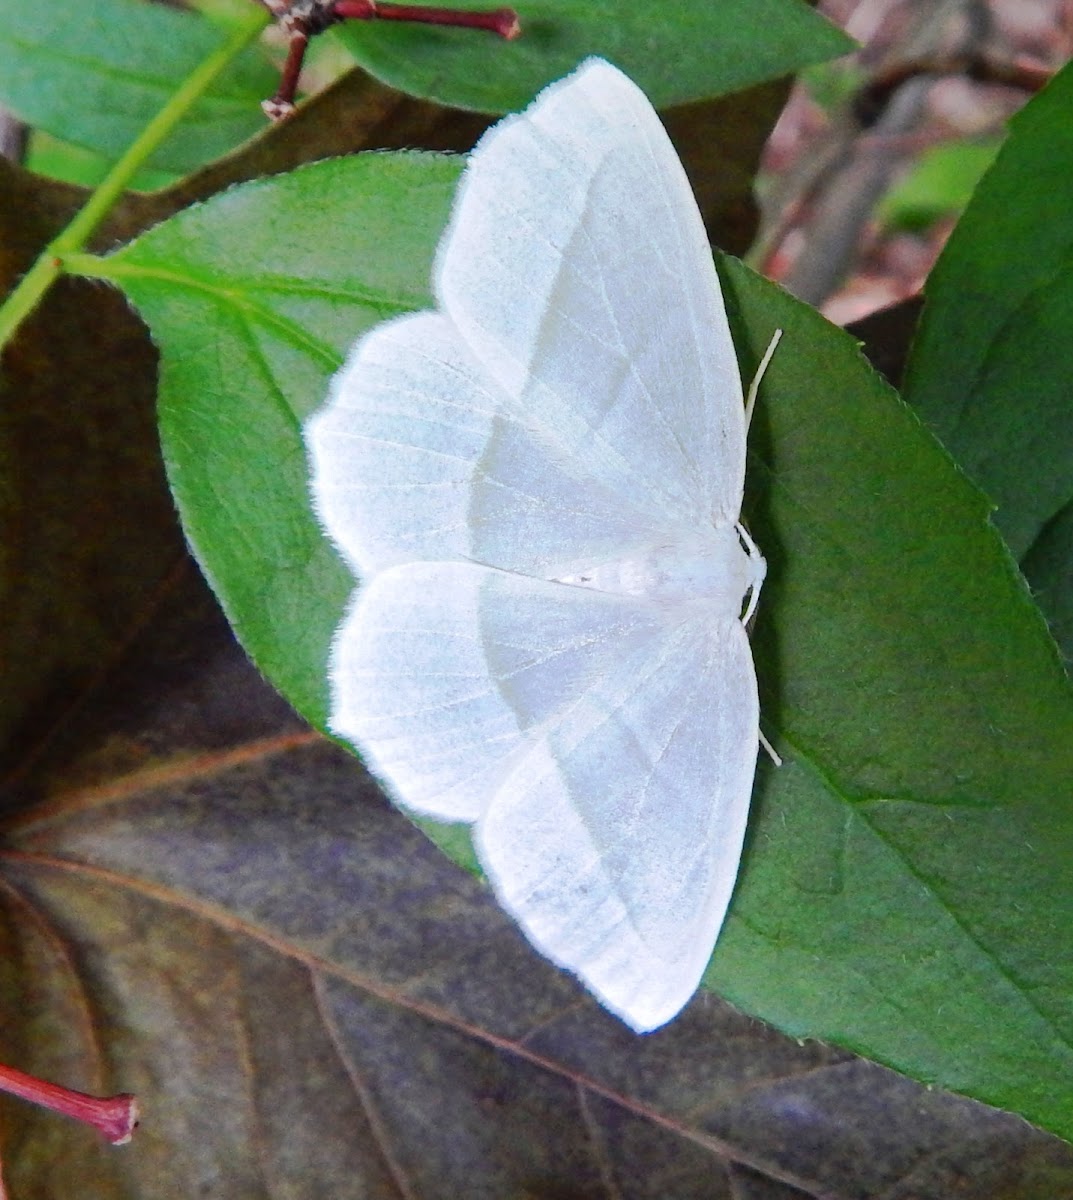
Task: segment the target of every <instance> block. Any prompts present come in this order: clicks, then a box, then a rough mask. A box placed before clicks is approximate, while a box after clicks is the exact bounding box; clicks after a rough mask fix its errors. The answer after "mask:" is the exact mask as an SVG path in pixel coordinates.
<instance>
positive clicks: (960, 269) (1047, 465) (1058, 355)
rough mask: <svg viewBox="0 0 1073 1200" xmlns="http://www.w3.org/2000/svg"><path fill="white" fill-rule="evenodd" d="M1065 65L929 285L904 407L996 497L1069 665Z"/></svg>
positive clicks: (1068, 86)
mask: <svg viewBox="0 0 1073 1200" xmlns="http://www.w3.org/2000/svg"><path fill="white" fill-rule="evenodd" d="M1071 106H1073V68H1069V67H1067V68H1066V69H1065V70H1064V71H1062V72H1061V73H1060V74H1059V75H1057V76H1056V77H1055V78H1054V79H1053V80H1052V81H1051V83H1050V84H1049V85H1048V86H1047V87H1046V88H1045V89H1044V90H1043V91H1042V92H1041V93H1040V94H1039V95H1038V96H1036V97H1035V98H1034V99H1033V100H1032V101H1031V103H1030V104H1028V105H1027V106H1026V107H1025V108H1024V109H1023V110H1022V111H1021V112H1020V113H1019V114H1018V115H1017V116H1016V117H1014V118H1013V121H1012V122H1011V130H1010V136H1009V138H1008V139H1007V141H1006V144H1005V146H1004V147H1003V149H1002V151H1001V153H1000V154H999V157H998V160H997V161H996V163H995V165H994V166H993V167H992V169H991V170H990V171H989V172H988V173H987V175H986V176H985V178H984V180H983V182H982V183H981V184H980V186H979V188H978V189H977V191H976V194H975V196H974V197H973V200H972V203H971V204H970V205H969V207H968V209H967V210H966V212H965V214H964V216H963V217H962V219H961V221H960V222H959V224H958V227H957V229H956V230H955V231H954V234H953V236H952V237H951V239H950V241H949V243H948V244H947V247H946V249H945V251H944V253H943V255H942V258H941V259H940V261H939V263H938V265H937V266H936V268H935V270H934V271H933V273H932V276H931V278H930V279H929V281H928V285H927V289H926V295H927V304H926V306H925V309H924V316H923V319H922V321H921V326H920V333H919V336H918V338H917V341H916V344H915V346H914V349H913V354H912V358H911V360H910V364H909V369H908V373H907V384H906V396H907V399H908V400H909V401H910V402H911V403H912V404H913V405H914V407H915V408H916V409H917V411H918V412H919V413H920V415H921V416H922V417H923V418H924V420H925V421H926V422H927V423H928V424H929V425H930V426H931V427H932V428H933V429H934V430H935V431H936V433H938V435H939V437H940V438H942V440H943V442H944V443H945V445H946V446H947V448H948V449H949V450H950V452H951V453H952V454H953V455H954V457H955V458H956V459H957V461H958V463H959V465H960V466H962V467H963V468H964V469H965V470H966V471H967V472H968V474H969V475H970V476H971V477H972V478H973V479H974V480H975V481H976V482H977V483H978V484H979V485H980V487H982V488H983V489H984V491H985V492H987V494H988V495H989V496H990V497H991V498H992V500H994V502H995V505H996V511H995V515H994V520H995V523H996V524H997V526H998V527H999V529H1000V530H1001V531H1002V533H1003V536H1004V537H1005V538H1006V540H1007V542H1008V543H1009V545H1010V548H1011V549H1012V551H1013V553H1014V554H1015V555H1016V556H1017V558H1018V559H1020V560H1021V561H1022V565H1023V566H1024V568H1025V570H1026V571H1027V572H1028V573H1029V579H1030V582H1031V583H1032V584H1033V586H1034V587H1035V588H1037V589H1038V590H1039V592H1040V597H1041V602H1042V603H1043V604H1044V606H1045V611H1046V612H1047V613H1048V615H1049V616H1050V617H1051V618H1052V620H1053V621H1054V622H1055V631H1056V633H1058V634H1059V635H1060V636H1061V637H1063V646H1064V649H1065V651H1066V653H1067V655H1071V654H1073V589H1070V587H1069V586H1067V583H1066V581H1067V579H1068V577H1069V574H1070V571H1071V569H1073V567H1071V564H1073V539H1071V537H1070V526H1071V514H1073V391H1071V389H1070V382H1069V381H1070V379H1071V378H1073V338H1071V337H1070V331H1071V329H1073V196H1071V194H1070V189H1069V178H1070V174H1071V173H1073V130H1071V128H1070V122H1069V112H1070V108H1071Z"/></svg>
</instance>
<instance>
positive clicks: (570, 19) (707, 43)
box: [337, 0, 854, 113]
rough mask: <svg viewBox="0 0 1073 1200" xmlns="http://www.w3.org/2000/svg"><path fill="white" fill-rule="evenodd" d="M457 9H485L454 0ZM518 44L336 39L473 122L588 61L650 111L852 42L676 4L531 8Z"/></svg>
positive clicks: (482, 1)
mask: <svg viewBox="0 0 1073 1200" xmlns="http://www.w3.org/2000/svg"><path fill="white" fill-rule="evenodd" d="M452 7H457V8H488V7H489V4H488V0H463V3H460V4H457V5H454V4H453V5H452ZM514 7H515V8H516V9H517V12H518V16H519V19H520V22H521V29H522V32H521V36H520V37H518V38H517V39H516V40H515V41H512V42H502V41H500V40H498V39H495V38H494V37H493V35H489V34H487V33H480V32H475V31H473V30H468V29H449V28H443V27H440V26H433V25H417V24H412V23H405V24H404V23H402V22H395V21H348V22H347V23H346V24H345V25H344V26H342V27H341V28H340V31H339V33H338V34H337V36H339V37H340V38H342V39H343V41H345V43H346V45H347V47H348V48H349V49H350V51H351V53H352V54H353V55H354V57H355V58H356V59H357V61H358V62H359V63H360V64H361V66H363V67H364V68H365V69H366V70H367V71H369V72H371V73H372V74H373V75H375V76H377V77H378V78H379V79H382V80H384V82H386V83H390V84H391V85H392V86H393V87H397V88H399V89H401V90H402V91H405V92H410V93H411V94H413V95H415V96H420V97H422V98H424V99H431V100H438V101H440V102H441V103H443V104H451V105H455V106H457V107H460V108H473V109H477V110H478V111H481V112H494V113H500V112H509V111H513V110H515V109H520V108H523V107H524V106H525V105H526V104H528V103H529V101H530V100H532V98H533V95H534V93H536V92H537V91H538V90H539V89H540V88H542V87H543V86H544V85H545V84H547V83H550V82H551V81H552V80H553V79H558V78H560V77H561V76H563V75H566V74H568V73H569V72H570V71H571V70H572V69H573V68H574V67H575V66H576V65H577V64H578V62H580V61H581V59H583V58H585V57H587V56H588V55H590V54H597V55H600V56H601V57H603V58H607V59H609V60H610V61H611V62H613V63H614V64H615V65H616V66H618V67H621V68H622V70H624V71H625V72H626V73H627V74H628V75H629V76H630V77H631V78H633V79H635V80H636V81H637V82H638V83H639V84H640V86H641V87H642V88H643V89H644V91H645V93H646V94H647V95H648V96H649V98H650V99H651V100H652V103H653V104H655V105H656V107H657V108H662V107H666V106H669V105H673V104H685V103H687V102H689V101H693V100H702V99H707V98H708V97H711V96H719V95H723V94H725V93H727V92H733V91H738V90H740V89H741V88H745V87H749V86H751V85H752V84H756V83H762V82H764V81H765V80H769V79H777V78H779V77H781V76H783V75H790V74H792V73H793V72H794V71H797V70H798V69H799V68H801V67H804V66H807V65H809V64H811V63H816V62H821V61H824V60H825V59H829V58H835V57H836V56H838V55H840V54H848V53H849V52H850V51H851V50H853V49H854V43H853V42H852V41H851V40H850V39H849V38H848V37H847V36H846V35H845V34H844V33H842V31H841V30H839V29H837V28H836V27H835V26H834V25H832V24H831V23H830V22H829V21H827V20H826V19H824V18H823V17H821V16H819V15H818V14H817V13H815V12H813V11H812V9H810V8H809V7H807V5H805V4H803V3H801V2H800V0H720V2H719V3H718V4H712V3H711V2H710V0H678V3H675V4H673V5H661V6H655V7H654V6H652V5H646V4H620V5H615V6H612V7H611V8H608V7H607V6H606V5H599V4H593V3H592V2H591V0H532V3H524V2H523V3H521V4H516V5H515V6H514Z"/></svg>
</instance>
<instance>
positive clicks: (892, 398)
mask: <svg viewBox="0 0 1073 1200" xmlns="http://www.w3.org/2000/svg"><path fill="white" fill-rule="evenodd" d="M727 281H728V284H729V289H728V290H729V292H730V294H731V296H732V297H733V298H734V301H735V307H737V308H738V310H739V319H740V320H741V321H743V322H744V325H745V327H746V328H747V329H748V330H749V334H750V338H749V340H750V344H751V347H752V350H753V355H754V357H755V355H756V352H757V350H758V349H759V348H760V347H762V345H763V342H764V339H765V338H766V337H767V329H768V328H769V327H770V324H771V323H773V322H775V323H777V324H778V325H779V326H781V327H783V328H785V329H786V335H785V338H784V347H783V348H780V351H779V353H778V354H777V355H776V357H775V360H774V362H773V364H772V367H771V375H770V379H769V381H768V383H767V385H766V387H765V393H766V396H767V398H766V399H764V400H762V402H761V407H760V408H759V409H758V413H759V417H758V420H759V421H760V431H759V437H758V443H759V444H758V446H757V447H756V448H757V449H758V451H759V454H760V456H761V457H762V459H763V463H762V465H761V464H755V465H754V466H753V470H752V486H753V488H754V489H755V490H757V491H759V492H760V496H759V497H758V498H757V499H756V500H755V501H754V502H753V506H752V509H751V512H752V523H753V526H754V532H755V535H756V538H757V541H758V542H759V544H760V545H761V546H762V547H763V548H764V550H765V552H766V553H767V555H768V559H769V563H770V567H771V569H770V572H769V580H768V583H767V584H766V585H765V590H764V596H763V599H762V604H761V608H762V612H761V617H760V619H759V620H758V622H757V627H756V633H755V638H756V645H757V656H758V663H759V666H760V672H761V677H762V680H763V685H764V686H762V693H761V702H762V712H766V713H767V714H768V719H771V718H774V719H775V720H777V722H778V725H779V727H780V728H781V730H782V731H783V734H784V736H785V738H786V741H787V743H788V748H787V755H786V757H787V759H788V762H787V765H786V766H785V767H784V768H782V769H781V770H778V771H774V770H772V769H771V768H766V769H762V774H763V775H766V777H767V779H766V786H763V790H762V791H761V793H760V796H759V804H758V806H757V811H756V812H755V813H754V819H753V824H752V831H751V840H750V844H749V848H748V852H747V858H746V862H745V870H744V873H743V878H742V884H741V887H740V888H739V891H738V893H737V896H736V899H735V903H734V907H733V909H732V913H731V918H730V921H729V923H728V926H727V928H726V929H725V931H724V933H723V936H722V938H721V940H720V943H719V945H718V946H717V948H716V954H715V958H714V960H713V965H712V967H711V968H710V976H709V978H710V979H711V981H712V982H713V983H715V984H717V985H718V990H719V991H720V992H721V993H722V994H723V995H725V996H727V997H728V998H729V999H731V1000H732V1001H733V1002H734V1003H737V1004H741V1005H742V1006H743V1007H744V1008H746V1009H747V1010H748V1011H752V1012H756V1013H758V1014H759V1015H762V1016H764V1017H765V1018H766V1019H768V1020H771V1021H772V1022H773V1023H774V1024H776V1025H777V1026H778V1027H779V1028H781V1029H783V1030H786V1031H788V1032H792V1033H796V1034H798V1035H799V1036H809V1037H820V1038H825V1039H831V1040H833V1041H836V1042H838V1043H839V1044H841V1045H846V1046H850V1047H852V1048H854V1049H856V1050H858V1051H860V1052H861V1053H864V1054H867V1055H868V1056H869V1057H871V1058H875V1059H878V1060H879V1061H881V1062H884V1063H887V1064H889V1065H891V1066H895V1067H897V1068H898V1069H899V1070H902V1071H905V1072H907V1073H909V1074H911V1075H913V1076H914V1077H915V1078H917V1079H920V1080H922V1081H924V1082H928V1083H938V1084H940V1085H942V1086H944V1087H947V1088H950V1089H952V1090H955V1091H959V1092H964V1093H967V1094H969V1095H972V1096H975V1097H977V1098H978V1099H983V1100H986V1101H987V1102H989V1103H992V1104H996V1105H1000V1106H1002V1107H1006V1108H1011V1109H1014V1110H1015V1111H1017V1112H1020V1113H1022V1114H1023V1115H1025V1116H1027V1117H1029V1119H1031V1120H1034V1121H1036V1122H1038V1123H1040V1124H1042V1125H1044V1126H1046V1127H1048V1128H1050V1129H1053V1130H1055V1131H1057V1132H1059V1133H1061V1134H1062V1135H1063V1136H1065V1137H1070V1136H1071V1135H1073V1094H1071V1092H1070V1089H1069V1087H1068V1085H1067V1084H1063V1083H1062V1078H1063V1077H1066V1078H1068V1075H1069V1072H1070V1070H1071V1069H1073V1045H1071V1042H1073V876H1071V873H1070V868H1069V864H1070V862H1073V805H1071V803H1070V779H1071V778H1073V691H1071V688H1070V684H1069V681H1068V679H1067V678H1066V676H1065V674H1064V673H1063V671H1062V668H1061V664H1060V663H1059V661H1058V659H1057V656H1056V654H1055V649H1054V645H1053V643H1052V641H1051V639H1050V637H1049V636H1048V632H1047V629H1046V626H1045V624H1044V622H1043V621H1042V620H1041V618H1040V614H1039V612H1038V610H1037V609H1036V608H1035V606H1034V605H1033V603H1032V600H1031V597H1030V595H1029V594H1028V591H1027V589H1026V588H1025V586H1024V583H1023V580H1022V579H1021V578H1020V576H1019V574H1018V572H1017V571H1016V569H1015V566H1014V564H1013V562H1012V560H1011V559H1010V557H1009V554H1008V552H1007V550H1006V548H1005V546H1004V545H1003V543H1002V541H1001V539H1000V538H999V536H998V534H997V532H996V531H995V529H994V528H993V526H991V524H990V523H989V520H988V514H989V506H988V503H987V501H986V499H985V498H984V497H983V496H982V495H981V494H980V493H979V492H978V491H976V490H975V488H973V487H972V486H971V485H970V484H969V483H968V482H967V481H966V479H965V478H964V476H963V475H962V474H961V473H960V472H959V471H958V470H957V469H956V468H955V466H954V464H953V463H952V462H951V461H950V459H949V458H948V457H947V456H946V455H945V454H944V453H943V451H942V450H941V449H940V448H939V447H938V446H937V445H936V444H935V443H934V442H933V440H932V439H931V438H930V437H929V436H927V435H926V434H925V432H924V431H923V430H922V429H921V428H920V426H919V424H918V422H917V420H916V418H915V417H914V416H913V414H912V413H911V412H910V411H909V410H908V409H907V408H906V407H905V406H904V405H903V404H902V403H901V402H900V401H899V400H898V399H897V397H896V395H895V394H894V393H893V392H892V391H891V389H890V388H888V387H887V386H886V385H885V384H884V383H883V382H882V381H881V380H880V378H879V377H878V376H877V375H875V374H874V373H872V372H871V370H870V369H869V368H867V367H866V366H865V365H864V364H863V362H861V361H860V359H859V357H858V355H857V353H856V349H855V347H854V345H853V343H852V341H851V340H850V339H849V337H847V336H846V335H845V334H843V333H841V332H838V331H836V330H835V329H833V328H832V327H830V326H828V325H827V324H826V322H824V321H823V320H822V318H820V317H819V316H818V315H817V314H815V313H813V312H812V311H811V310H809V309H807V308H805V307H804V306H802V305H800V304H798V303H796V302H795V301H793V300H792V299H791V298H789V297H787V296H783V295H780V294H778V293H777V292H776V291H775V290H774V289H773V288H771V287H770V286H768V285H765V284H763V283H762V282H761V281H759V280H758V279H756V278H755V277H753V276H751V275H749V274H747V273H746V272H745V271H744V269H743V268H741V267H740V266H736V265H734V264H728V271H727ZM765 421H766V422H767V424H768V428H767V429H765ZM780 745H781V743H780Z"/></svg>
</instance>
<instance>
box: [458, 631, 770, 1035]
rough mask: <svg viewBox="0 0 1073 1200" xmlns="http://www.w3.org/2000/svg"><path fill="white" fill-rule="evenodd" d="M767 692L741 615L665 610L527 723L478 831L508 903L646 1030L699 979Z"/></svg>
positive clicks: (729, 887) (732, 860) (730, 867)
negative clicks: (523, 742) (722, 617)
mask: <svg viewBox="0 0 1073 1200" xmlns="http://www.w3.org/2000/svg"><path fill="white" fill-rule="evenodd" d="M757 721H758V702H757V692H756V679H755V675H754V672H753V663H752V656H751V653H750V650H749V645H748V639H747V637H746V634H745V631H744V629H743V628H742V626H741V624H740V622H738V621H736V620H729V621H722V622H712V621H710V620H708V619H707V616H706V614H703V613H701V614H697V615H695V616H692V617H690V618H689V619H685V620H683V621H682V622H681V623H680V624H675V623H671V622H665V623H663V624H662V625H660V626H659V627H653V628H652V629H651V630H650V631H649V635H648V636H647V637H646V638H645V639H642V640H641V641H640V642H637V643H635V644H634V645H632V646H630V647H628V648H626V649H625V652H624V653H622V654H621V655H620V656H619V657H618V658H617V659H616V660H615V662H614V665H613V666H612V667H611V669H610V670H609V671H608V672H607V673H606V674H605V675H603V676H602V677H600V678H599V679H593V680H592V681H590V683H589V685H588V686H587V688H585V689H584V690H582V691H581V692H580V693H579V694H578V696H577V697H576V701H575V703H574V704H572V705H571V706H569V707H568V708H565V709H561V710H560V711H559V713H558V715H557V718H556V719H555V720H552V721H548V722H545V723H543V725H542V726H541V727H540V729H539V730H536V729H534V733H535V734H536V736H535V738H534V739H532V741H531V748H530V750H529V752H528V753H527V754H526V755H525V756H524V757H523V758H521V759H520V760H519V761H518V762H517V763H516V764H515V765H514V766H513V769H512V771H511V773H510V775H509V776H508V777H507V778H506V779H504V780H503V782H502V784H501V786H500V787H499V788H498V790H497V792H496V794H495V796H494V798H493V799H492V801H491V803H490V804H489V805H488V807H487V809H486V811H485V812H484V814H483V816H482V817H481V818H480V820H479V821H478V824H477V828H476V845H477V849H478V854H479V857H480V860H481V863H482V865H483V866H484V869H485V871H486V873H487V874H488V876H489V878H490V879H491V881H492V884H493V886H494V887H495V890H496V892H497V894H498V896H499V899H500V901H501V903H502V904H503V906H504V907H505V908H506V909H507V910H508V911H509V912H510V913H511V914H512V915H513V916H514V917H515V919H516V920H517V921H518V922H519V924H520V925H521V926H522V928H523V929H524V931H525V933H526V935H527V936H528V937H529V938H530V940H531V941H532V942H533V943H534V944H535V945H536V946H537V947H538V949H540V950H541V951H542V952H543V953H544V954H545V955H547V957H548V958H550V959H552V961H554V962H556V963H558V964H559V965H560V966H563V967H566V968H567V969H568V970H571V971H573V972H575V973H576V974H577V975H578V976H579V977H580V978H581V980H582V981H583V982H584V984H585V985H586V987H588V988H589V989H590V990H591V991H593V992H594V993H595V994H596V995H597V996H598V997H599V999H600V1000H601V1002H602V1003H603V1004H604V1005H605V1006H606V1007H607V1008H609V1009H610V1010H611V1011H612V1012H614V1013H616V1014H617V1015H618V1016H619V1017H621V1018H622V1020H624V1021H625V1022H626V1023H627V1024H629V1025H630V1026H632V1027H633V1028H634V1029H636V1030H638V1031H642V1032H643V1031H647V1030H650V1029H654V1028H656V1027H657V1026H659V1025H662V1024H663V1023H664V1022H666V1021H668V1020H670V1019H671V1018H672V1017H673V1016H674V1015H675V1014H676V1013H677V1012H678V1011H679V1010H680V1009H681V1008H682V1006H683V1005H684V1004H685V1003H686V1001H687V1000H688V999H689V998H690V996H692V994H693V992H694V991H695V990H696V987H697V985H698V983H699V982H700V979H701V976H702V975H703V973H704V970H705V967H706V966H707V964H708V960H709V958H710V957H711V953H712V949H713V947H714V945H715V941H716V938H717V936H718V934H719V930H720V928H721V926H722V924H723V919H724V917H725V915H726V910H727V907H728V905H729V903H730V897H731V893H732V891H733V887H734V881H735V877H736V875H737V870H738V863H739V859H740V856H741V848H742V842H743V838H744V835H745V828H746V822H747V817H748V811H749V800H750V796H751V793H752V785H753V775H754V770H755V765H756V753H757V737H758V735H757V729H758V725H757Z"/></svg>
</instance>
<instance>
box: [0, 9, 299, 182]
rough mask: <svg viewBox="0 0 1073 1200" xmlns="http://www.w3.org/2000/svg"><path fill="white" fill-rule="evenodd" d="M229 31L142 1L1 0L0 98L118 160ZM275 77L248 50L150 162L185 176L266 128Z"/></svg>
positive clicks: (31, 121) (20, 113)
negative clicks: (265, 102)
mask: <svg viewBox="0 0 1073 1200" xmlns="http://www.w3.org/2000/svg"><path fill="white" fill-rule="evenodd" d="M223 36H224V35H223V34H222V32H221V30H220V28H219V27H218V26H214V25H213V24H211V23H210V22H208V21H206V20H204V19H203V18H201V17H197V16H195V15H193V14H191V13H186V12H181V11H179V10H176V9H171V8H165V7H163V6H162V5H159V4H148V3H143V2H141V0H93V3H92V4H84V3H81V2H80V0H49V2H48V3H47V4H41V3H38V2H36V0H0V104H3V105H4V107H5V108H8V109H10V111H11V112H12V113H14V114H15V115H16V116H17V117H19V118H20V120H22V121H25V122H26V123H27V124H28V125H32V126H34V127H36V128H40V129H43V130H45V131H46V132H48V133H50V134H52V135H53V136H55V137H57V138H61V139H63V140H64V141H68V142H72V143H74V144H75V145H77V146H81V147H82V148H83V149H86V150H92V151H94V152H96V153H97V154H100V155H103V156H104V157H105V158H106V159H108V160H115V159H116V158H118V157H119V155H120V154H122V153H123V151H124V150H126V148H127V147H128V146H129V145H130V143H131V142H132V141H133V140H134V138H135V137H136V136H137V134H138V133H140V132H141V130H142V129H143V128H144V127H145V125H146V124H147V123H148V122H149V120H150V119H151V118H152V117H153V116H154V115H155V114H156V113H157V112H158V111H159V110H160V109H161V108H162V107H163V106H164V104H165V102H166V101H167V99H168V98H169V97H170V96H171V94H172V93H173V92H174V91H175V89H176V88H177V86H178V85H179V84H180V83H181V82H182V80H183V79H184V78H185V77H186V76H187V75H188V74H189V73H190V72H191V71H192V70H193V69H194V68H195V67H196V66H198V64H199V63H200V62H201V60H202V59H203V58H205V56H206V55H207V54H209V53H210V52H211V51H212V50H214V49H216V48H217V47H218V46H219V44H220V42H221V40H222V38H223ZM277 78H278V77H277V75H276V73H275V72H274V71H273V70H272V69H271V68H269V66H268V65H267V63H265V62H264V61H263V60H261V59H260V58H259V56H258V55H257V54H256V53H254V52H250V53H249V54H245V55H242V56H241V57H240V58H239V59H238V60H236V61H235V63H234V64H233V65H232V66H231V68H230V69H229V70H228V71H227V72H226V73H225V74H224V76H223V77H222V78H221V79H220V80H218V81H217V83H216V84H215V86H214V87H213V89H212V91H211V92H210V93H209V94H208V95H206V96H205V97H204V98H203V99H202V100H201V101H199V103H198V104H196V105H195V106H194V108H193V109H192V110H191V112H190V114H189V115H188V116H187V118H186V120H185V121H184V122H183V124H182V125H181V126H179V128H177V129H176V131H175V133H174V134H173V136H172V137H171V138H170V139H169V140H168V141H167V142H166V143H165V144H164V146H162V147H161V149H160V150H159V151H158V152H157V153H156V154H155V155H154V156H153V157H152V159H151V160H150V164H149V165H150V166H152V167H155V168H157V169H158V170H163V171H170V172H175V173H179V174H182V173H185V172H187V171H190V170H192V169H193V168H194V167H197V166H200V165H201V164H202V163H205V162H208V161H209V160H211V159H213V158H217V157H218V156H219V155H221V154H224V153H226V152H227V151H228V150H231V149H232V148H233V147H235V146H236V145H238V144H239V143H240V142H242V141H245V140H246V138H248V137H250V136H252V135H253V134H255V133H257V132H259V131H260V130H262V129H263V128H264V124H265V121H264V115H263V114H262V112H261V109H260V101H261V100H262V99H263V98H264V97H265V96H269V95H271V94H272V92H273V91H274V90H275V86H276V82H277Z"/></svg>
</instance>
